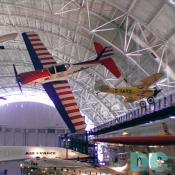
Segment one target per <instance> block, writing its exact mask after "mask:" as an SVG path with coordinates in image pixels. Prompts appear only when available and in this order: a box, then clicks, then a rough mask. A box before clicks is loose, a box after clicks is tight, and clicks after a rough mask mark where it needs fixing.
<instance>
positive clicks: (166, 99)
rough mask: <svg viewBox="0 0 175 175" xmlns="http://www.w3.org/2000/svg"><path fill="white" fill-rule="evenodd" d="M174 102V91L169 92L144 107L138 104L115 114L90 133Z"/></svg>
mask: <svg viewBox="0 0 175 175" xmlns="http://www.w3.org/2000/svg"><path fill="white" fill-rule="evenodd" d="M174 104H175V91H174V92H171V94H168V95H166V96H163V97H161V98H157V99H155V102H154V103H153V104H148V105H146V106H145V107H140V106H138V107H137V108H135V109H134V110H131V111H129V112H127V113H125V114H123V115H120V116H117V118H115V119H113V120H111V121H109V122H107V123H104V124H102V125H100V126H97V127H95V128H93V129H92V130H91V133H92V134H93V133H97V132H100V131H101V130H102V129H105V128H109V127H112V126H116V127H117V125H120V124H122V123H125V122H128V121H131V120H133V119H139V118H142V117H143V116H145V115H147V114H151V113H154V112H157V111H160V110H163V109H166V108H168V107H171V106H173V105H174Z"/></svg>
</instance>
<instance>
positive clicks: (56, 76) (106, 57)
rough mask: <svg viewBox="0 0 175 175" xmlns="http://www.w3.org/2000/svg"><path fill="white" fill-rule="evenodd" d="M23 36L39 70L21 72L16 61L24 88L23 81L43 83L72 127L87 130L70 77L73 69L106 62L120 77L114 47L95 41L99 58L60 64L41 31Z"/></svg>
mask: <svg viewBox="0 0 175 175" xmlns="http://www.w3.org/2000/svg"><path fill="white" fill-rule="evenodd" d="M22 36H23V39H24V42H25V44H26V47H27V50H28V52H29V55H30V57H31V60H32V63H33V65H34V68H35V71H30V72H24V73H20V74H18V73H17V71H16V68H15V65H13V66H14V72H15V76H16V81H17V83H18V86H19V87H20V89H21V85H25V84H36V83H40V84H42V85H43V87H44V89H45V90H46V92H47V94H48V95H49V97H50V98H51V100H52V101H53V103H54V104H55V107H56V108H57V110H58V112H59V113H60V115H61V116H62V118H63V120H64V121H65V123H66V124H67V126H68V128H69V129H70V131H71V132H79V131H83V130H84V129H85V122H84V118H83V117H82V116H81V114H80V111H79V108H78V106H77V103H76V102H75V99H74V96H73V94H72V90H71V88H70V86H69V84H68V81H67V79H68V77H69V76H70V75H72V74H73V73H76V72H79V71H82V70H84V69H87V68H89V67H92V66H94V65H97V64H101V65H104V66H105V67H106V68H107V69H108V70H109V71H110V72H111V73H112V74H113V75H114V76H115V77H116V78H119V77H120V76H121V73H120V71H119V69H118V67H117V65H116V64H115V63H114V61H113V59H112V58H111V56H112V55H113V50H112V48H111V47H103V46H102V45H101V44H100V43H97V42H95V43H94V45H95V49H96V52H97V57H96V59H95V60H92V61H85V62H81V63H76V64H61V65H60V64H57V63H56V61H55V60H54V59H53V57H52V55H51V54H50V53H49V52H48V50H47V48H46V47H45V46H44V44H43V43H42V41H41V40H40V38H39V36H38V34H36V33H34V32H27V33H23V34H22Z"/></svg>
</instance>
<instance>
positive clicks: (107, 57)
mask: <svg viewBox="0 0 175 175" xmlns="http://www.w3.org/2000/svg"><path fill="white" fill-rule="evenodd" d="M94 46H95V50H96V53H97V58H96V60H98V61H99V62H100V63H101V64H102V65H103V66H105V67H106V68H107V69H108V70H109V71H110V72H111V73H112V74H113V75H114V76H115V77H116V78H120V76H121V72H120V70H119V68H118V67H117V65H116V63H115V62H114V61H113V59H112V57H111V56H112V55H113V49H112V47H111V46H107V47H103V46H102V45H101V44H100V43H98V42H94Z"/></svg>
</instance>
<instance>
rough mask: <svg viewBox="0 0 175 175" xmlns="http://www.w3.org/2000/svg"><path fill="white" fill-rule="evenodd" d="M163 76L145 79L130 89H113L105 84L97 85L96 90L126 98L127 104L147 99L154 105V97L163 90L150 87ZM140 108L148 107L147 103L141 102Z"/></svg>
mask: <svg viewBox="0 0 175 175" xmlns="http://www.w3.org/2000/svg"><path fill="white" fill-rule="evenodd" d="M162 76H163V73H155V74H152V75H150V76H148V77H147V78H145V79H143V80H142V81H140V82H139V83H138V84H135V85H133V86H129V87H119V88H113V87H109V86H107V85H104V84H99V83H98V84H97V83H96V84H95V90H97V91H100V92H107V93H112V94H117V95H121V96H124V97H125V99H124V102H126V103H127V102H133V101H136V100H140V99H143V98H147V102H148V103H149V104H152V103H154V97H156V96H157V94H158V93H159V92H160V91H161V90H160V89H159V90H158V89H157V88H156V87H155V88H149V86H151V85H152V84H154V83H155V82H156V81H157V80H159V79H160V78H161V77H162ZM140 106H146V102H145V101H140Z"/></svg>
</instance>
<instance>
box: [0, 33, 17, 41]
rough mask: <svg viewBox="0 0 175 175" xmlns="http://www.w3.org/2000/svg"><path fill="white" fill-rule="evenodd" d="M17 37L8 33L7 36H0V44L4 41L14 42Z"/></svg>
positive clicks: (15, 34)
mask: <svg viewBox="0 0 175 175" xmlns="http://www.w3.org/2000/svg"><path fill="white" fill-rule="evenodd" d="M17 36H18V34H17V33H10V34H7V35H2V36H0V42H1V43H2V42H5V41H9V40H14V39H15V38H16V37H17Z"/></svg>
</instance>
